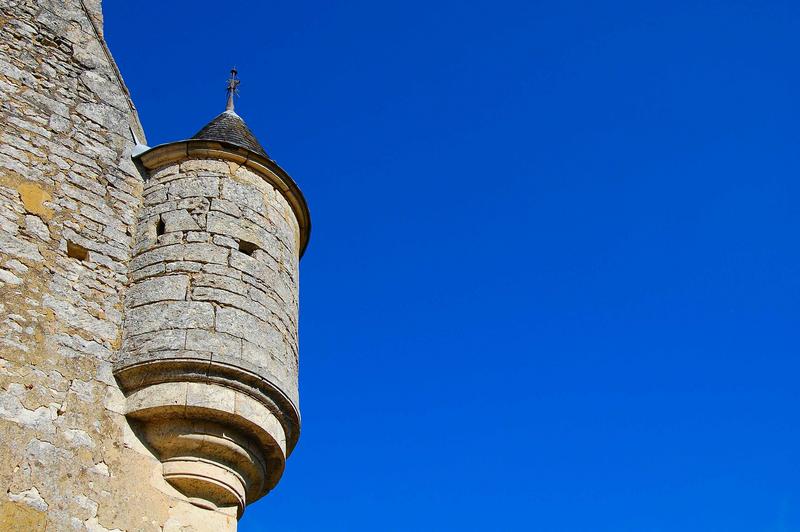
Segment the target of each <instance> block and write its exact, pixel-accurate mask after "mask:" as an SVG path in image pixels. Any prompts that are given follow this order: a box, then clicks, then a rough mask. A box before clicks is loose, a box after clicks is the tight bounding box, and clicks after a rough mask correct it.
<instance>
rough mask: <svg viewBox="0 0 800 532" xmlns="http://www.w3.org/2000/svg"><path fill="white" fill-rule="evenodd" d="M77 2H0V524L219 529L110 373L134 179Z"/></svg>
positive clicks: (115, 91)
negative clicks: (151, 451)
mask: <svg viewBox="0 0 800 532" xmlns="http://www.w3.org/2000/svg"><path fill="white" fill-rule="evenodd" d="M88 4H89V6H90V7H89V13H87V11H86V10H85V6H84V5H83V4H82V2H80V1H79V0H52V1H30V0H27V1H15V0H10V1H8V0H7V1H4V2H2V5H0V320H2V322H1V323H0V434H1V435H2V445H0V530H44V528H45V526H46V527H47V530H59V531H61V530H85V529H89V530H106V529H122V530H174V529H177V528H178V527H179V526H180V525H181V524H186V523H189V522H199V521H200V519H198V515H200V514H197V513H196V512H201V513H202V518H203V520H204V522H205V523H206V526H208V527H210V529H212V530H222V529H226V528H227V529H230V528H233V527H235V519H233V524H231V523H230V521H231V518H229V517H224V516H222V517H220V516H217V515H213V516H212V515H210V514H212V513H213V512H208V511H201V510H199V509H196V508H195V507H193V506H190V505H188V504H187V503H185V502H181V500H180V497H179V496H178V495H177V494H176V493H170V491H169V490H170V487H169V486H168V485H166V484H165V483H164V482H163V480H162V479H161V476H160V470H159V467H160V464H159V463H158V461H156V460H155V459H154V458H153V457H152V456H148V454H147V451H146V449H143V448H141V446H139V447H138V448H137V445H136V441H135V440H134V439H132V438H131V437H130V434H129V432H130V431H129V429H128V426H127V424H126V422H125V418H124V416H123V410H124V398H123V396H122V394H121V392H120V390H119V389H118V387H117V383H116V382H115V380H114V378H113V376H112V364H111V360H112V358H113V357H114V356H115V352H116V351H117V350H118V348H119V346H120V344H121V340H122V334H121V324H122V304H123V294H124V292H125V286H126V283H127V263H128V260H129V257H130V249H131V240H132V239H131V235H132V234H133V231H134V228H135V223H136V215H137V211H138V209H139V206H140V198H141V189H142V180H141V177H140V175H139V174H138V172H137V170H136V168H135V167H134V165H133V164H132V163H131V160H130V152H131V148H132V147H133V145H134V142H133V138H132V135H131V131H130V129H129V126H130V125H133V126H134V127H137V124H136V121H135V119H134V117H133V113H132V111H131V110H130V108H129V106H128V102H127V99H126V95H125V92H124V91H123V90H122V89H121V87H120V86H119V84H118V82H117V81H116V79H115V72H114V67H113V65H112V64H111V63H110V62H109V61H108V59H107V58H106V56H105V53H104V49H103V46H102V43H101V41H100V40H99V39H98V38H97V34H96V32H97V29H96V28H94V27H93V26H92V24H91V22H90V20H91V19H94V20H95V22H96V23H99V22H100V21H101V16H100V13H99V2H97V1H92V2H88ZM90 17H91V19H90ZM193 512H195V513H193ZM194 529H196V528H193V527H191V526H190V527H187V528H186V529H185V530H194ZM182 530H183V529H182Z"/></svg>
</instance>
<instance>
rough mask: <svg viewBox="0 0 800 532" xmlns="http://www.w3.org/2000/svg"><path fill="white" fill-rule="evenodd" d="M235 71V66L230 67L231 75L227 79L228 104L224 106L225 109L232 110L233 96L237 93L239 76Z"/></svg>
mask: <svg viewBox="0 0 800 532" xmlns="http://www.w3.org/2000/svg"><path fill="white" fill-rule="evenodd" d="M237 72H238V71H237V70H236V67H233V68H232V69H231V77H230V79H229V80H228V89H227V90H228V105H226V106H225V110H226V111H233V97H234V95H236V96H238V95H239V78H237V77H236V74H237Z"/></svg>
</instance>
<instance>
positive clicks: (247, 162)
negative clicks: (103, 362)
mask: <svg viewBox="0 0 800 532" xmlns="http://www.w3.org/2000/svg"><path fill="white" fill-rule="evenodd" d="M234 80H235V72H234ZM233 88H235V85H234V87H232V88H231V91H230V92H231V95H230V98H229V105H228V110H226V111H225V112H223V113H222V114H220V115H219V116H217V117H216V118H214V119H213V120H212V121H211V122H209V123H208V125H206V126H205V127H203V128H202V129H201V130H200V131H199V132H198V133H197V134H196V135H195V136H194V137H192V138H190V139H188V140H183V141H179V142H172V143H169V144H164V145H161V146H157V147H155V148H152V149H149V150H148V151H146V152H144V153H142V154H140V155H138V156H137V159H138V162H139V163H140V164H141V166H142V167H143V168H144V170H145V171H146V174H147V175H146V178H145V183H144V190H143V207H142V209H141V210H140V213H139V216H138V222H137V226H136V234H135V240H134V242H135V244H134V250H133V255H132V259H131V262H130V271H129V276H130V279H131V284H130V287H129V289H128V293H127V295H126V299H125V306H124V326H123V344H122V349H121V350H120V353H119V357H118V359H117V361H116V363H115V365H114V375H115V377H116V378H117V380H118V382H119V384H120V386H121V388H122V391H123V392H124V393H125V395H126V416H127V418H128V420H129V421H130V422H131V424H132V426H133V430H134V432H136V434H137V435H138V436H139V438H140V439H141V440H142V441H143V442H144V443H145V444H146V445H147V446H148V447H149V449H150V450H151V451H152V452H153V453H154V454H155V456H156V457H157V458H158V459H159V460H161V462H162V464H163V469H162V471H163V476H164V478H165V479H166V480H167V481H168V482H169V483H170V484H171V485H172V486H174V487H175V488H176V489H177V490H178V491H180V492H181V493H182V494H184V495H185V496H186V497H188V498H189V500H190V501H192V502H193V503H194V504H196V505H197V506H201V507H206V508H211V509H219V510H223V511H226V510H229V511H231V512H233V511H234V510H235V511H236V513H237V514H239V515H241V513H242V512H243V511H244V508H245V506H246V505H247V504H249V503H251V502H252V501H254V500H256V499H258V498H260V497H262V496H263V495H265V494H266V493H267V492H268V491H269V490H270V489H272V488H273V487H274V486H275V485H276V484H277V483H278V481H279V479H280V477H281V474H282V473H283V469H284V464H285V461H286V458H287V457H288V455H289V454H290V453H291V452H292V449H293V448H294V446H295V444H296V443H297V438H298V436H299V431H300V412H299V409H298V405H299V403H298V389H297V375H298V338H297V327H298V324H297V321H298V273H299V272H298V263H299V260H300V257H301V256H302V254H303V251H304V250H305V247H306V245H307V244H308V238H309V232H310V219H309V212H308V208H307V206H306V202H305V200H304V198H303V195H302V193H301V192H300V190H299V189H298V187H297V185H296V184H295V183H294V181H293V180H292V179H291V177H289V175H288V174H287V173H286V172H285V171H283V170H282V169H281V168H280V167H279V166H278V165H277V164H276V163H275V162H274V161H272V160H271V159H270V158H269V157H268V156H267V153H266V151H265V150H264V148H263V147H262V146H261V144H260V143H259V142H258V140H256V138H255V136H254V135H253V134H252V132H251V131H250V130H249V128H248V127H247V125H246V124H245V123H244V121H243V120H242V119H241V117H239V116H238V115H237V114H236V113H235V112H234V111H233V108H232V107H233V106H232V96H233V95H232V92H233Z"/></svg>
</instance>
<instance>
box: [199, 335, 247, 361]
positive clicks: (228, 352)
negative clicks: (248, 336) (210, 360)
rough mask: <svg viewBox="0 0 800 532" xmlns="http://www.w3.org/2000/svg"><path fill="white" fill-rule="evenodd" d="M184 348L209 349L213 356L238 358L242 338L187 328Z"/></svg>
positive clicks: (240, 353) (240, 352)
mask: <svg viewBox="0 0 800 532" xmlns="http://www.w3.org/2000/svg"><path fill="white" fill-rule="evenodd" d="M186 349H196V350H201V351H211V352H212V356H213V357H215V358H216V357H217V356H222V357H226V358H239V357H240V356H241V355H242V340H241V339H240V338H236V337H234V336H230V335H228V334H225V333H221V332H215V331H206V330H203V329H189V330H187V331H186Z"/></svg>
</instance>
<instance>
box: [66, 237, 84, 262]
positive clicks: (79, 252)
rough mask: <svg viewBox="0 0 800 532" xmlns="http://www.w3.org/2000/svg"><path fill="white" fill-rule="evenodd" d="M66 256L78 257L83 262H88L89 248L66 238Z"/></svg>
mask: <svg viewBox="0 0 800 532" xmlns="http://www.w3.org/2000/svg"><path fill="white" fill-rule="evenodd" d="M67 257H71V258H73V259H78V260H80V261H83V262H88V260H89V250H88V249H86V248H85V247H83V246H81V245H80V244H76V243H74V242H70V241H69V240H67Z"/></svg>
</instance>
